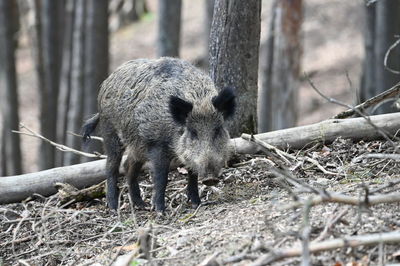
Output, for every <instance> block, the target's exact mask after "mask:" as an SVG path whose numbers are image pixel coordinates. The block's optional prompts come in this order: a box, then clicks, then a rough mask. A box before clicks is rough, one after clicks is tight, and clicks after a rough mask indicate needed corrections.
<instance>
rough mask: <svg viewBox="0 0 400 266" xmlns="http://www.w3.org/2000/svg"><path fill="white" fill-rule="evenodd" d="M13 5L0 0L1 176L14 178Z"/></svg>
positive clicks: (17, 156) (17, 168)
mask: <svg viewBox="0 0 400 266" xmlns="http://www.w3.org/2000/svg"><path fill="white" fill-rule="evenodd" d="M16 11H17V7H16V2H14V1H9V0H0V62H1V63H0V104H1V113H2V133H1V138H2V139H1V142H0V143H1V151H0V155H1V158H0V161H1V165H0V166H1V167H2V168H1V174H2V175H15V174H20V173H21V172H22V165H21V161H22V160H21V150H20V142H19V136H18V135H17V134H13V133H12V132H11V130H17V129H18V124H19V115H18V93H17V78H16V67H15V50H16V45H17V39H16V35H15V33H16V31H15V29H16V28H15V26H16V25H13V22H15V18H14V17H13V16H15V15H17V14H16Z"/></svg>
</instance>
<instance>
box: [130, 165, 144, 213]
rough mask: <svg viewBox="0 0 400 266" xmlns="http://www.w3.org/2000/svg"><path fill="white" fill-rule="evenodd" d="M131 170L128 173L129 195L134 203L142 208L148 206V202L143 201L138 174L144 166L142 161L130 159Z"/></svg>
mask: <svg viewBox="0 0 400 266" xmlns="http://www.w3.org/2000/svg"><path fill="white" fill-rule="evenodd" d="M129 164H130V165H129V170H128V173H127V175H126V179H127V180H128V187H129V195H130V197H131V200H132V202H133V204H135V205H136V206H137V207H139V208H140V209H145V208H146V203H145V202H144V201H143V199H142V197H141V196H140V188H139V183H138V176H139V173H140V169H141V168H142V165H143V163H142V162H135V161H129Z"/></svg>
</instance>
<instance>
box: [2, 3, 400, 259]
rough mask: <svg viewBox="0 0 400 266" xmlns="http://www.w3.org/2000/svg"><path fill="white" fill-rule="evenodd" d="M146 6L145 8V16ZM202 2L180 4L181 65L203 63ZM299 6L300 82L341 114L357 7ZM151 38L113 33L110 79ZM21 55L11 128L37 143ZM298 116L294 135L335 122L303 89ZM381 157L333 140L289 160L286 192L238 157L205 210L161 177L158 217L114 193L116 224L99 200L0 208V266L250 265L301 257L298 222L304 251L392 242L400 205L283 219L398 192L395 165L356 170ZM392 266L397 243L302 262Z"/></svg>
mask: <svg viewBox="0 0 400 266" xmlns="http://www.w3.org/2000/svg"><path fill="white" fill-rule="evenodd" d="M154 2H155V1H150V9H151V10H154V6H153V4H151V3H154ZM202 2H203V1H201V0H190V1H183V3H184V12H183V20H182V22H183V29H182V36H183V37H182V53H181V57H182V58H184V59H187V60H189V61H192V62H195V61H198V60H199V59H201V58H203V57H204V54H205V51H206V48H205V47H206V44H205V41H204V38H203V35H202V31H203V25H204V22H203V15H204V14H203V12H199V10H202ZM265 2H266V1H264V2H263V3H265ZM189 3H190V4H189ZM304 3H305V21H304V25H303V33H304V57H303V70H304V71H305V72H307V73H311V75H312V78H313V81H314V83H315V84H316V86H317V87H318V88H319V89H320V90H321V91H322V92H324V93H325V94H326V95H329V96H331V97H334V98H336V99H338V100H342V101H347V102H348V103H350V104H351V103H352V102H353V99H354V98H355V96H353V95H355V91H356V89H357V87H358V84H359V82H358V81H359V78H360V72H361V63H362V57H363V44H362V29H363V22H362V21H363V10H362V3H363V1H361V0H359V1H341V0H331V1H324V0H306V1H304ZM267 17H268V11H267V10H264V11H263V22H262V23H263V32H262V43H264V42H265V36H266V32H265V28H267V20H266V18H267ZM155 32H156V26H155V18H154V15H151V14H150V15H147V16H146V17H145V18H144V19H143V20H142V21H141V22H140V23H136V24H134V25H132V26H128V27H126V28H124V29H121V30H119V31H118V32H116V33H114V34H113V35H112V39H111V60H112V65H111V67H110V70H111V71H112V70H113V69H115V68H116V67H117V66H118V65H120V64H121V63H122V62H124V61H127V60H130V59H133V58H138V57H150V58H152V57H155V46H154V43H155V36H156V35H155ZM25 45H26V44H25ZM29 53H30V52H29V49H28V48H27V47H25V48H24V43H22V48H21V49H20V51H19V54H18V58H19V61H18V62H19V63H18V72H19V77H20V85H21V86H20V87H21V93H20V102H21V109H20V114H21V121H23V122H24V123H25V124H26V125H27V126H29V127H30V128H32V129H34V130H35V131H38V120H37V118H38V108H37V106H38V98H37V88H32V87H31V85H32V84H36V83H35V74H34V69H33V66H32V63H31V60H30V54H29ZM262 56H263V55H262V54H261V59H260V60H262ZM346 75H347V76H348V77H346ZM349 80H350V81H351V82H349ZM299 108H300V109H299V122H298V124H299V125H304V124H309V123H313V122H318V121H321V120H324V119H327V118H329V117H331V116H332V115H334V114H336V113H338V112H339V111H341V110H342V109H341V108H340V107H338V106H335V105H332V104H327V103H325V102H324V100H323V99H322V98H320V97H319V96H318V95H317V94H316V93H315V92H314V91H313V90H312V89H311V87H310V86H309V85H308V83H307V82H305V81H304V82H302V84H301V88H300V100H299ZM21 139H22V145H23V156H24V169H25V172H34V171H37V169H38V167H37V164H36V157H37V148H38V142H37V141H36V140H35V139H32V138H29V137H22V138H21ZM397 144H398V143H397ZM391 149H392V147H391V146H390V145H389V144H388V143H386V142H384V141H374V142H357V143H353V142H352V141H350V140H343V139H338V140H336V141H335V142H334V143H333V144H329V145H322V144H321V145H317V146H313V147H311V148H309V149H305V150H302V151H289V153H290V154H292V155H294V156H296V158H298V159H296V160H295V161H291V163H290V164H286V167H287V168H289V169H291V172H292V173H293V175H294V176H295V179H293V180H294V181H293V180H291V179H290V178H289V177H290V176H289V177H287V176H286V177H285V178H283V177H277V176H276V173H275V174H274V169H276V166H277V164H278V165H279V159H276V158H272V157H268V156H264V155H257V156H241V157H240V158H239V159H238V161H236V162H235V163H233V164H232V165H231V166H230V167H229V168H227V169H225V170H224V173H223V175H222V179H221V181H220V182H219V184H217V185H216V186H213V187H206V186H204V185H202V186H201V191H202V201H203V202H204V204H203V205H202V206H201V207H200V208H199V209H197V210H193V209H191V208H190V206H189V204H188V203H187V201H186V196H185V193H184V189H185V175H184V174H183V173H179V172H177V171H175V172H173V173H171V174H170V182H169V186H168V188H167V204H168V207H167V213H166V215H165V216H163V217H159V216H157V215H155V213H154V212H151V211H137V210H132V209H131V205H130V204H129V202H128V199H127V197H126V195H127V193H126V191H127V189H126V187H125V185H124V182H121V185H123V189H122V192H123V193H122V194H123V203H122V205H121V208H120V211H119V212H118V213H112V212H110V211H109V210H108V209H107V208H106V207H105V201H104V199H98V200H93V201H90V202H85V203H75V204H71V205H69V206H67V207H62V206H61V203H60V202H59V199H58V195H54V196H51V197H48V198H38V199H36V200H33V201H28V202H24V203H17V204H7V205H0V265H2V264H4V265H18V264H21V265H72V264H78V265H91V264H94V263H97V265H109V264H111V263H112V261H114V260H115V261H114V263H117V264H118V263H119V264H118V265H123V259H124V258H125V259H126V258H127V256H128V257H131V258H133V259H134V261H135V263H133V264H131V265H139V264H140V263H145V262H149V261H148V260H145V259H143V258H138V257H137V253H138V245H137V244H136V242H137V240H138V238H139V237H141V238H145V239H150V242H151V243H153V244H154V245H153V244H152V246H151V247H150V249H151V250H150V255H149V258H150V261H151V263H153V264H154V265H197V264H199V263H200V262H202V261H204V260H205V259H207V258H210V256H211V257H212V258H211V259H210V264H208V265H218V264H211V262H215V263H219V264H227V265H249V264H251V263H255V261H256V260H257V259H259V258H260V256H263V255H266V254H267V255H268V254H270V255H271V254H272V253H271V252H272V251H278V250H281V249H282V248H286V247H291V246H293V245H298V246H300V247H301V242H300V240H299V239H300V235H301V234H304V228H303V224H304V221H305V217H309V224H310V227H311V231H310V234H309V240H310V241H313V240H317V241H318V242H319V241H324V240H328V239H332V238H345V237H349V236H353V237H354V236H358V235H366V234H375V233H381V232H390V231H396V230H397V232H398V231H399V230H400V223H399V221H400V204H399V203H392V204H379V205H376V206H371V207H366V206H365V204H360V205H356V206H350V205H345V204H341V203H322V204H319V205H317V206H314V207H312V208H311V210H310V213H309V215H308V216H307V215H304V208H301V207H300V208H289V209H285V208H284V207H285V206H286V205H288V204H291V203H294V202H302V203H304V202H307V201H306V200H307V199H308V198H309V197H313V198H314V197H318V195H317V194H315V192H318V193H324V192H321V190H322V189H324V190H326V191H330V192H331V191H335V192H338V193H342V194H345V195H352V196H354V197H356V198H360V199H364V198H365V194H366V193H367V191H368V193H369V195H372V196H373V195H378V194H385V193H390V192H393V191H395V190H397V191H399V190H400V185H399V184H398V180H399V178H400V175H399V171H398V169H399V165H398V163H396V162H395V161H394V160H391V159H366V158H359V159H355V158H357V157H359V156H361V155H363V154H366V153H371V152H378V153H383V152H385V153H388V152H390V151H391ZM304 156H309V157H310V158H313V159H314V160H315V161H317V162H318V163H319V164H320V166H321V167H322V168H323V169H325V170H327V171H328V172H330V173H329V174H324V173H322V172H321V169H319V168H318V167H317V166H316V165H315V164H313V163H309V162H303V161H302V160H301V159H300V157H304ZM281 163H282V162H281ZM181 172H183V171H181ZM333 173H334V174H333ZM290 180H291V181H290ZM389 182H392V183H389ZM387 184H390V185H387ZM141 188H142V189H143V194H144V197H145V200H146V201H147V202H149V201H150V197H151V183H150V182H149V178H144V180H143V182H142V183H141ZM310 188H313V190H312V191H314V192H310ZM380 188H382V189H380ZM306 239H307V238H306ZM144 242H146V241H144ZM142 243H143V241H142ZM142 245H143V244H142ZM121 256H122V257H121ZM124 256H125V257H124ZM399 256H400V244H399V243H397V244H395V245H389V244H388V245H386V244H381V245H379V244H373V245H371V246H370V247H366V246H360V247H356V248H350V247H348V246H346V247H345V248H340V249H334V250H331V251H325V252H322V253H318V254H316V255H312V256H311V261H312V262H313V264H315V265H377V264H379V263H380V264H381V265H384V264H385V263H386V264H389V263H400V261H399ZM128 259H129V258H128ZM300 260H301V257H293V258H287V259H284V260H278V261H276V262H274V263H272V265H298V264H299V262H300ZM203 265H206V264H203ZM255 265H256V264H255Z"/></svg>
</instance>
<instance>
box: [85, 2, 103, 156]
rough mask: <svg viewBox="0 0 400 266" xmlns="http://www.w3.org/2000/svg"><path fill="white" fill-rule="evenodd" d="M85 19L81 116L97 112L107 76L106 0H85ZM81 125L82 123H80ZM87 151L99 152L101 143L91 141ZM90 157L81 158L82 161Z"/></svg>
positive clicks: (87, 116)
mask: <svg viewBox="0 0 400 266" xmlns="http://www.w3.org/2000/svg"><path fill="white" fill-rule="evenodd" d="M86 1H87V20H86V32H87V33H88V34H87V35H86V39H85V77H84V89H85V92H84V93H85V96H84V109H83V118H85V119H87V118H89V116H92V115H93V114H95V113H97V92H98V90H99V88H100V84H101V83H102V82H103V81H104V80H105V79H106V78H107V74H108V65H109V56H108V0H86ZM81 126H82V124H81ZM88 151H89V152H94V151H97V152H101V143H99V142H93V143H92V145H90V150H88ZM89 160H92V159H89V158H83V161H89Z"/></svg>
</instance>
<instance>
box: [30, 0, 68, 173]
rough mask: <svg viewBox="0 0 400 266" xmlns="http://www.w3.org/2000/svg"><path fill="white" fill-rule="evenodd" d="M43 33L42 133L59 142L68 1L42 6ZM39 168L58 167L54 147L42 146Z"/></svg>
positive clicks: (40, 72) (47, 2) (47, 1)
mask: <svg viewBox="0 0 400 266" xmlns="http://www.w3.org/2000/svg"><path fill="white" fill-rule="evenodd" d="M40 3H41V4H40V7H39V9H37V10H36V12H38V13H39V14H40V21H39V22H38V24H40V30H38V31H37V34H38V40H39V39H40V41H39V43H38V44H39V46H38V47H37V48H38V49H40V50H41V52H40V53H39V56H41V57H42V58H41V59H39V62H40V64H39V65H38V68H41V69H38V79H40V81H39V84H40V86H39V91H40V131H41V134H42V135H43V136H45V137H46V138H49V139H51V140H56V121H57V106H58V105H57V99H58V91H59V77H60V66H61V64H60V62H61V51H62V43H63V42H62V36H63V34H62V33H63V27H62V26H63V23H62V18H63V17H64V16H63V15H64V1H54V0H43V1H41V2H40ZM38 158H39V166H40V168H41V169H48V168H52V167H54V166H55V149H54V147H52V146H50V145H48V144H47V143H44V142H42V143H41V145H40V149H39V156H38Z"/></svg>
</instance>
